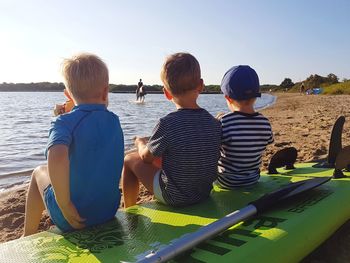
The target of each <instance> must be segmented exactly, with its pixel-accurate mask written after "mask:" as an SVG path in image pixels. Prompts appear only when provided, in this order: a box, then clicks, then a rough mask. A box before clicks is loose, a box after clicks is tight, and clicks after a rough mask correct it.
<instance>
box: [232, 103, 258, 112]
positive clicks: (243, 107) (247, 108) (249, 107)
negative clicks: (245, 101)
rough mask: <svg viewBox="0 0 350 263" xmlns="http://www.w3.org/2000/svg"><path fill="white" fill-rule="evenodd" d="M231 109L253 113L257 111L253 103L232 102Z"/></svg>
mask: <svg viewBox="0 0 350 263" xmlns="http://www.w3.org/2000/svg"><path fill="white" fill-rule="evenodd" d="M230 110H231V111H232V112H235V111H240V112H243V113H248V114H253V113H255V112H256V111H255V109H254V107H253V105H232V104H231V107H230Z"/></svg>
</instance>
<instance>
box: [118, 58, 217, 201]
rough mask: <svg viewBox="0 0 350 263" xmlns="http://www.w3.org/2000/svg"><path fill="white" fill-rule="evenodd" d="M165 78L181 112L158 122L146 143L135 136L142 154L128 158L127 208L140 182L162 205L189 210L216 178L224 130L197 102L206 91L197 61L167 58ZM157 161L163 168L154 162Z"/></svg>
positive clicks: (125, 173)
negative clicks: (159, 159) (186, 207)
mask: <svg viewBox="0 0 350 263" xmlns="http://www.w3.org/2000/svg"><path fill="white" fill-rule="evenodd" d="M161 79H162V82H163V84H164V89H163V91H164V94H165V96H166V98H167V99H168V100H171V101H172V102H173V103H174V104H175V106H176V109H177V110H176V111H174V112H171V113H169V114H168V115H166V116H164V117H163V118H161V119H160V120H159V121H158V123H157V125H156V127H155V128H154V131H153V134H152V135H151V137H150V139H149V141H148V142H147V141H146V140H144V139H142V138H136V140H135V146H136V147H137V148H138V152H136V153H131V154H128V155H127V156H126V157H125V160H124V169H123V195H124V205H125V207H129V206H132V205H134V204H136V201H137V197H138V193H139V183H140V182H141V183H142V184H143V185H144V186H145V187H146V188H147V190H149V191H150V192H151V193H152V194H154V196H155V198H156V199H157V200H158V201H159V202H161V203H164V204H167V205H172V206H186V205H190V204H194V203H198V202H201V201H202V200H204V199H206V198H207V197H208V196H209V194H210V191H211V189H212V187H213V186H212V185H213V181H214V180H215V179H216V177H217V175H216V174H217V163H218V160H219V155H220V139H221V127H220V122H218V121H217V120H216V119H215V118H214V117H213V116H212V115H211V114H210V113H209V112H207V111H206V110H205V109H203V108H201V107H199V106H198V104H197V98H198V96H199V94H200V93H201V92H202V90H203V80H202V78H201V72H200V66H199V63H198V61H197V59H196V58H195V57H194V56H192V55H191V54H188V53H176V54H173V55H171V56H169V57H168V58H167V60H166V61H165V63H164V65H163V68H162V73H161ZM159 157H161V158H162V162H161V165H160V166H161V167H159V165H156V164H155V162H154V161H155V160H157V158H159Z"/></svg>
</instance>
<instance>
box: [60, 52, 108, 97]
mask: <svg viewBox="0 0 350 263" xmlns="http://www.w3.org/2000/svg"><path fill="white" fill-rule="evenodd" d="M62 75H63V77H64V79H65V85H66V88H67V89H68V90H69V91H70V92H71V93H72V95H73V97H75V98H79V99H88V98H95V97H99V96H100V95H101V92H102V90H103V88H105V87H106V86H108V82H109V77H108V68H107V66H106V64H105V63H104V62H103V61H102V59H101V58H99V57H98V56H96V55H93V54H89V53H82V54H78V55H75V56H73V57H72V58H69V59H64V61H63V63H62Z"/></svg>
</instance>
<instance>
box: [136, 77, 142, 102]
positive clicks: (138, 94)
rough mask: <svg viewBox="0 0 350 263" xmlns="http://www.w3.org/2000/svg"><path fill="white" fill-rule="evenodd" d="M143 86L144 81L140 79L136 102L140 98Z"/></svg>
mask: <svg viewBox="0 0 350 263" xmlns="http://www.w3.org/2000/svg"><path fill="white" fill-rule="evenodd" d="M142 86H143V83H142V79H140V81H139V83H137V88H136V101H138V100H139V98H140V89H141V87H142Z"/></svg>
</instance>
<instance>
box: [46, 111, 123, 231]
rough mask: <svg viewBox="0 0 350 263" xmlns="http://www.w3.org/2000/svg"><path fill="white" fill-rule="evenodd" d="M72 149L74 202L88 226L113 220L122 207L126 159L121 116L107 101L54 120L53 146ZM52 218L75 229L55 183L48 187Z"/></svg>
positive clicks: (71, 180)
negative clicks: (62, 208)
mask: <svg viewBox="0 0 350 263" xmlns="http://www.w3.org/2000/svg"><path fill="white" fill-rule="evenodd" d="M59 144H60V145H66V146H67V147H68V148H69V162H70V164H69V165H70V166H69V173H70V175H69V176H70V195H71V201H72V202H73V204H74V205H75V207H76V208H77V210H78V213H79V214H80V216H81V217H83V218H85V219H86V221H85V222H84V223H85V225H86V226H91V225H96V224H100V223H103V222H106V221H108V220H110V219H112V218H113V217H114V215H115V213H116V211H117V209H118V207H119V203H120V191H119V181H120V176H121V172H122V168H123V160H124V137H123V132H122V129H121V126H120V122H119V118H118V116H117V115H115V114H114V113H112V112H110V111H108V110H107V109H106V107H105V105H103V104H82V105H78V106H76V107H74V108H73V110H72V111H71V112H70V113H68V114H63V115H61V116H59V117H58V118H57V119H56V121H54V122H53V123H52V126H51V129H50V132H49V140H48V144H47V148H46V153H45V154H46V156H47V152H48V150H49V149H50V147H52V146H54V145H59ZM44 199H45V204H46V206H47V209H48V212H49V214H50V216H51V219H52V221H53V222H54V223H55V224H56V225H57V227H58V228H60V229H61V230H63V231H69V230H72V229H73V228H72V227H71V226H70V225H69V224H68V222H67V221H66V220H65V219H64V217H63V215H62V213H61V211H60V209H59V208H58V205H57V203H56V200H55V196H54V191H53V189H52V186H49V187H48V188H47V189H46V190H45V198H44Z"/></svg>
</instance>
